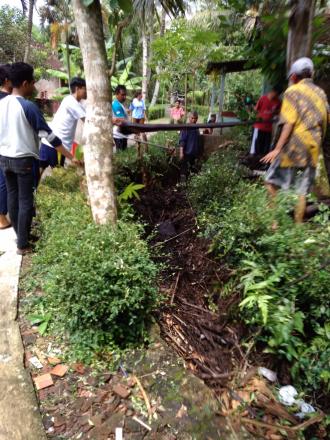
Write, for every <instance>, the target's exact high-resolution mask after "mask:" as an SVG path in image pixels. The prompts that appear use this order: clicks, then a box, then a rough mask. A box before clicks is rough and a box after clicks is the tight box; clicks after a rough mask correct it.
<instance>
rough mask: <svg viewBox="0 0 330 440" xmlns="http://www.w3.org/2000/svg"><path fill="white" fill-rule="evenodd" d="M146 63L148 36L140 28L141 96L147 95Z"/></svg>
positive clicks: (147, 61) (147, 58)
mask: <svg viewBox="0 0 330 440" xmlns="http://www.w3.org/2000/svg"><path fill="white" fill-rule="evenodd" d="M148 63H149V37H148V34H147V32H146V30H145V29H142V98H143V99H144V100H146V99H147V97H148Z"/></svg>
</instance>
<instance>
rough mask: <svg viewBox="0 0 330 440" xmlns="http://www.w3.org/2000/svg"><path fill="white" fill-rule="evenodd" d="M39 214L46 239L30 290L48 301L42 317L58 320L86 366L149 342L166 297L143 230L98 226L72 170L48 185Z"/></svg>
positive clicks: (62, 172)
mask: <svg viewBox="0 0 330 440" xmlns="http://www.w3.org/2000/svg"><path fill="white" fill-rule="evenodd" d="M62 182H63V184H62ZM69 188H70V189H69ZM38 210H39V213H40V214H39V217H40V220H41V228H42V235H41V240H40V241H39V242H38V244H37V253H36V255H35V256H34V257H33V267H32V271H31V273H30V275H29V284H30V287H31V285H32V286H36V285H39V286H40V287H41V289H42V291H43V292H44V296H43V297H42V299H41V303H42V304H40V303H39V304H37V306H36V310H35V312H37V311H38V309H39V308H40V307H42V308H43V309H44V310H47V312H48V313H51V314H52V316H53V319H55V318H56V328H57V329H59V330H60V332H61V333H62V334H64V333H66V332H68V334H69V337H70V341H71V342H72V343H73V345H74V348H75V350H76V353H78V354H79V356H80V357H83V358H85V359H86V358H89V357H91V356H92V355H93V353H95V352H98V351H101V350H102V349H103V348H109V347H110V348H112V347H127V346H129V345H131V344H138V343H140V342H141V341H143V338H144V337H145V336H146V334H147V333H146V330H147V328H148V325H149V324H150V322H151V313H152V310H153V309H154V308H155V306H156V305H157V303H158V301H159V297H158V293H157V288H156V287H155V286H156V275H157V268H156V266H155V264H154V263H153V262H152V261H151V259H150V256H149V252H148V247H147V244H146V242H145V241H143V240H142V239H141V238H140V236H141V234H142V232H143V230H142V227H141V226H139V225H138V224H132V223H129V222H127V221H125V220H124V219H121V220H119V221H118V224H117V226H116V227H113V226H110V225H107V226H99V225H95V224H94V223H93V222H92V220H91V215H90V210H89V208H88V207H87V204H86V201H85V200H84V197H83V195H82V194H81V192H80V191H79V185H77V177H76V176H75V174H74V172H73V171H69V172H68V171H67V170H60V169H56V170H55V171H54V173H53V176H52V177H49V178H47V179H46V180H45V183H44V184H43V185H42V186H41V187H40V190H39V194H38ZM54 328H55V326H54Z"/></svg>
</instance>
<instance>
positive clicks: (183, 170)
mask: <svg viewBox="0 0 330 440" xmlns="http://www.w3.org/2000/svg"><path fill="white" fill-rule="evenodd" d="M197 171H198V170H197V157H196V156H192V155H190V154H185V155H184V156H183V159H182V160H181V166H180V174H184V175H185V176H186V177H188V176H189V174H190V173H191V172H192V173H196V172H197Z"/></svg>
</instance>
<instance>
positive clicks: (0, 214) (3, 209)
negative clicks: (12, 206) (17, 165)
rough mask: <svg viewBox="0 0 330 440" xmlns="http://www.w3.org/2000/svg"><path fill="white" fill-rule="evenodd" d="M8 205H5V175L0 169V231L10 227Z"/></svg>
mask: <svg viewBox="0 0 330 440" xmlns="http://www.w3.org/2000/svg"><path fill="white" fill-rule="evenodd" d="M7 213H8V205H7V187H6V179H5V175H4V173H3V171H2V169H1V168H0V229H5V228H8V226H10V222H9V221H8V219H7Z"/></svg>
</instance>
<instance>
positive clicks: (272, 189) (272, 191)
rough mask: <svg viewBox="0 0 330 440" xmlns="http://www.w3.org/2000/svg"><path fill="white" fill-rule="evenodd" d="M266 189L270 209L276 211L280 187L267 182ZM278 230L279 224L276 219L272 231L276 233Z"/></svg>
mask: <svg viewBox="0 0 330 440" xmlns="http://www.w3.org/2000/svg"><path fill="white" fill-rule="evenodd" d="M266 188H267V192H268V196H269V208H271V209H274V208H275V207H276V203H275V199H276V196H277V192H278V187H277V186H275V185H273V184H272V183H267V182H266ZM277 228H278V223H277V221H276V220H275V219H274V220H273V223H272V230H273V231H275V230H276V229H277Z"/></svg>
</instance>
